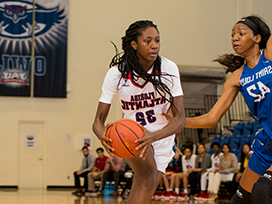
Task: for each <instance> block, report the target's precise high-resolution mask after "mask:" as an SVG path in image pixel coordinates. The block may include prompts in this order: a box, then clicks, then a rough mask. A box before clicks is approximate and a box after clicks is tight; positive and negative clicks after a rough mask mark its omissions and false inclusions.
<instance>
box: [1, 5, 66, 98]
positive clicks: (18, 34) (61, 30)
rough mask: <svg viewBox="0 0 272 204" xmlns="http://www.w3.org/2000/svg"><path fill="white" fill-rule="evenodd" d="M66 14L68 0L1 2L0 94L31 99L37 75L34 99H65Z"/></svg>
mask: <svg viewBox="0 0 272 204" xmlns="http://www.w3.org/2000/svg"><path fill="white" fill-rule="evenodd" d="M33 12H34V13H33ZM33 14H34V15H33ZM67 14H68V0H35V2H33V1H32V0H31V1H30V0H25V1H18V0H5V1H4V0H0V95H2V96H30V87H31V86H30V83H31V77H33V76H34V97H61V98H63V97H66V75H67V68H66V67H67V66H66V61H67V21H68V18H67ZM33 37H34V38H33ZM33 39H34V40H33ZM32 47H34V57H31V55H32V50H33V49H32ZM32 64H34V69H33V71H34V73H33V74H32V73H31V66H32Z"/></svg>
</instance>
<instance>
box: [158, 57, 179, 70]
mask: <svg viewBox="0 0 272 204" xmlns="http://www.w3.org/2000/svg"><path fill="white" fill-rule="evenodd" d="M161 62H162V65H163V66H166V67H170V68H171V67H177V65H176V63H175V62H173V61H172V60H169V59H167V58H165V57H161Z"/></svg>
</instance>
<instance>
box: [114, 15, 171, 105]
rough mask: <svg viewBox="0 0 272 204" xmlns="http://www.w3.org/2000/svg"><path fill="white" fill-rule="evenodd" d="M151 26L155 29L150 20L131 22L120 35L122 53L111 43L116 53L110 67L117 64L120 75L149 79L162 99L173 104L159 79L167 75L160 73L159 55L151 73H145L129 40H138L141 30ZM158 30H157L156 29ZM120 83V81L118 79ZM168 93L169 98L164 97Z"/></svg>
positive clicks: (165, 87)
mask: <svg viewBox="0 0 272 204" xmlns="http://www.w3.org/2000/svg"><path fill="white" fill-rule="evenodd" d="M149 27H153V28H156V30H157V31H158V29H157V26H156V25H155V24H153V22H152V21H148V20H142V21H136V22H134V23H132V24H131V25H130V26H129V28H128V29H127V30H126V33H125V36H124V37H122V49H123V51H124V52H123V53H119V52H118V49H117V47H116V45H115V44H114V43H112V44H113V45H114V47H115V51H116V55H115V56H114V57H113V58H112V61H111V63H110V67H112V66H115V65H116V66H117V67H118V69H119V71H120V72H121V73H122V77H127V76H128V75H129V73H131V76H132V78H133V79H137V78H139V77H141V78H142V79H144V80H145V81H149V82H151V83H152V84H153V86H154V88H155V90H156V92H158V93H159V94H160V95H161V96H162V97H163V99H165V100H167V101H169V102H170V103H171V105H172V104H173V103H172V102H173V96H172V94H171V92H170V89H169V88H168V87H167V86H166V85H165V84H164V83H163V82H162V81H161V77H163V76H165V75H168V76H170V75H169V74H167V73H161V72H160V70H161V69H160V67H161V58H160V56H158V57H157V59H156V60H155V62H154V70H158V71H157V72H153V73H151V74H149V73H147V72H146V71H145V70H144V68H143V67H142V65H141V64H140V62H139V60H138V57H137V55H136V50H134V49H133V47H132V46H131V41H135V42H138V37H139V36H141V35H142V32H143V31H145V30H146V29H147V28H149ZM158 32H159V31H158ZM119 83H120V81H119ZM167 94H169V96H170V99H167V98H166V95H167Z"/></svg>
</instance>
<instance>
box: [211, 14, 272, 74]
mask: <svg viewBox="0 0 272 204" xmlns="http://www.w3.org/2000/svg"><path fill="white" fill-rule="evenodd" d="M237 23H244V24H245V25H247V26H248V27H249V28H250V29H251V30H252V31H253V34H254V35H258V34H260V35H261V37H262V39H261V42H260V43H259V47H260V49H265V48H266V43H267V41H268V39H269V37H270V35H271V33H270V29H269V27H268V25H267V24H266V23H265V22H264V21H263V20H262V18H261V17H259V16H255V15H252V16H247V17H244V18H242V19H241V20H240V21H238V22H237ZM213 61H214V62H219V63H220V64H221V65H223V66H224V67H225V68H226V73H228V72H234V71H235V70H236V69H239V68H240V67H241V66H242V65H243V64H244V61H245V59H244V58H243V57H241V56H239V55H234V54H224V55H222V56H219V57H218V58H217V59H215V60H213Z"/></svg>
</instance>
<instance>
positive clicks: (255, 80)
mask: <svg viewBox="0 0 272 204" xmlns="http://www.w3.org/2000/svg"><path fill="white" fill-rule="evenodd" d="M271 88H272V61H270V60H268V59H266V58H265V57H264V53H262V54H261V56H260V59H259V62H258V64H257V65H256V66H255V67H254V68H252V69H251V68H248V67H247V66H246V65H244V69H243V73H242V75H241V78H240V92H241V93H242V95H243V97H244V99H245V102H246V104H247V106H248V108H249V110H250V112H251V113H252V114H253V115H254V116H255V117H256V118H258V119H259V122H260V123H261V124H262V127H263V129H264V131H265V132H266V133H267V135H268V136H269V137H270V139H272V94H271V92H270V90H271Z"/></svg>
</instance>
